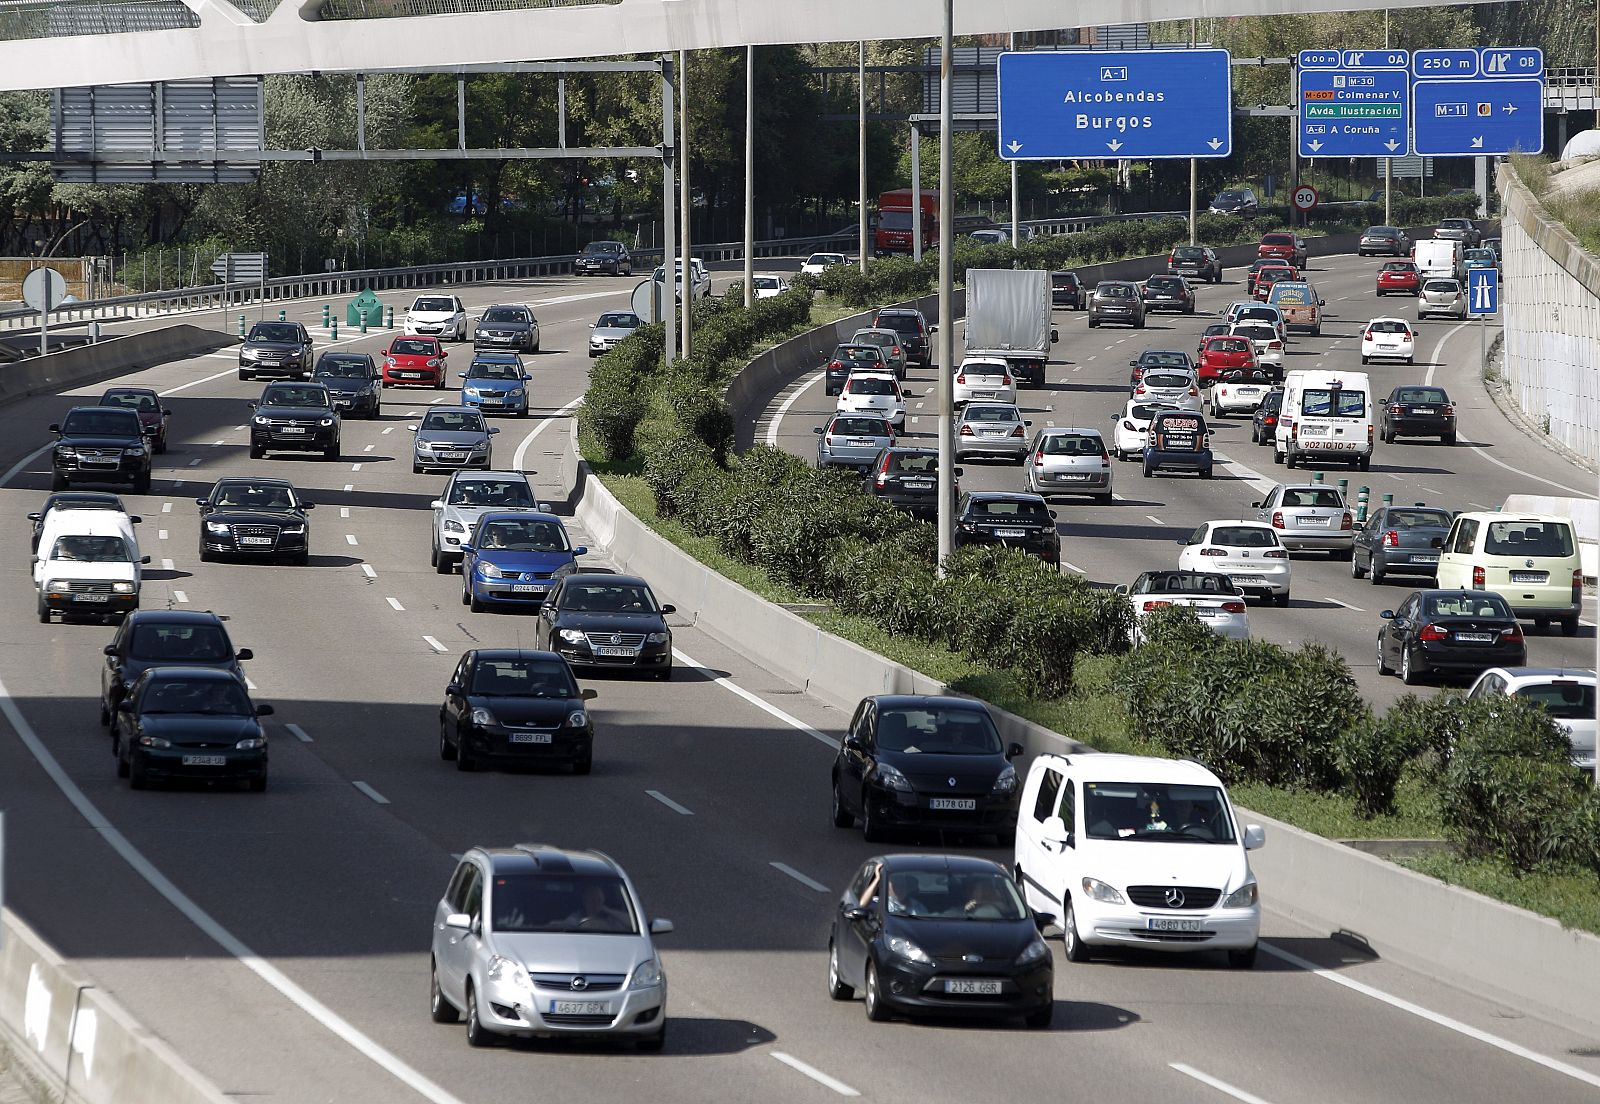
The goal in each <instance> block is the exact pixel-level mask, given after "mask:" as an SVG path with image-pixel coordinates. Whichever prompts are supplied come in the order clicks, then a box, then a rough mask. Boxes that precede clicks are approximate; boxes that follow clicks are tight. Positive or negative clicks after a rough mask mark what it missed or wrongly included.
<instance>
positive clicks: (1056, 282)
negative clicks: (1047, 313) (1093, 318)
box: [1050, 271, 1089, 310]
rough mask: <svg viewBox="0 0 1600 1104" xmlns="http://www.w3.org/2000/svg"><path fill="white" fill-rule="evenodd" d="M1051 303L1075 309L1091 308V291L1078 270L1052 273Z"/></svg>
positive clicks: (1055, 305) (1054, 305)
mask: <svg viewBox="0 0 1600 1104" xmlns="http://www.w3.org/2000/svg"><path fill="white" fill-rule="evenodd" d="M1050 305H1051V306H1053V307H1070V308H1071V309H1073V310H1088V309H1089V293H1088V291H1087V289H1085V288H1084V286H1083V281H1082V280H1080V279H1078V274H1077V273H1076V272H1071V271H1068V272H1052V273H1050Z"/></svg>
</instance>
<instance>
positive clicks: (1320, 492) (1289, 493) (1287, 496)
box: [1282, 487, 1344, 510]
mask: <svg viewBox="0 0 1600 1104" xmlns="http://www.w3.org/2000/svg"><path fill="white" fill-rule="evenodd" d="M1282 505H1284V506H1319V507H1322V508H1324V509H1330V510H1336V509H1340V508H1342V507H1343V506H1344V499H1343V498H1341V497H1339V492H1338V491H1336V490H1334V489H1333V488H1332V487H1285V488H1284V489H1283V502H1282Z"/></svg>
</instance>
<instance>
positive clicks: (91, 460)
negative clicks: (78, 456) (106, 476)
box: [79, 456, 117, 468]
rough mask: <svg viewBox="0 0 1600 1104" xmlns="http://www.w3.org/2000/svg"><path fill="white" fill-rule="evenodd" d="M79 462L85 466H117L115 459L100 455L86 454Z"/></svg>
mask: <svg viewBox="0 0 1600 1104" xmlns="http://www.w3.org/2000/svg"><path fill="white" fill-rule="evenodd" d="M79 464H81V465H82V466H83V467H85V468H114V467H116V466H117V462H116V461H115V460H102V459H100V458H99V457H98V456H85V457H84V458H83V459H82V460H80V461H79Z"/></svg>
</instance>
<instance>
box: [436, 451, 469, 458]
mask: <svg viewBox="0 0 1600 1104" xmlns="http://www.w3.org/2000/svg"><path fill="white" fill-rule="evenodd" d="M466 458H467V454H466V453H464V452H441V453H439V459H441V460H465V459H466Z"/></svg>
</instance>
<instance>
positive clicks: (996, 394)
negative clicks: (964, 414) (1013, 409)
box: [952, 357, 1017, 406]
mask: <svg viewBox="0 0 1600 1104" xmlns="http://www.w3.org/2000/svg"><path fill="white" fill-rule="evenodd" d="M974 399H977V400H981V401H983V402H1003V403H1014V402H1016V401H1017V381H1016V380H1015V379H1013V378H1012V376H1011V368H1010V366H1009V365H1007V364H1006V362H1005V361H1003V360H1001V359H999V358H998V357H971V358H969V359H967V360H963V361H962V362H961V367H960V368H958V369H956V380H955V388H954V390H953V392H952V402H953V404H954V405H956V406H961V405H963V404H965V403H969V402H972V401H973V400H974Z"/></svg>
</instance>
